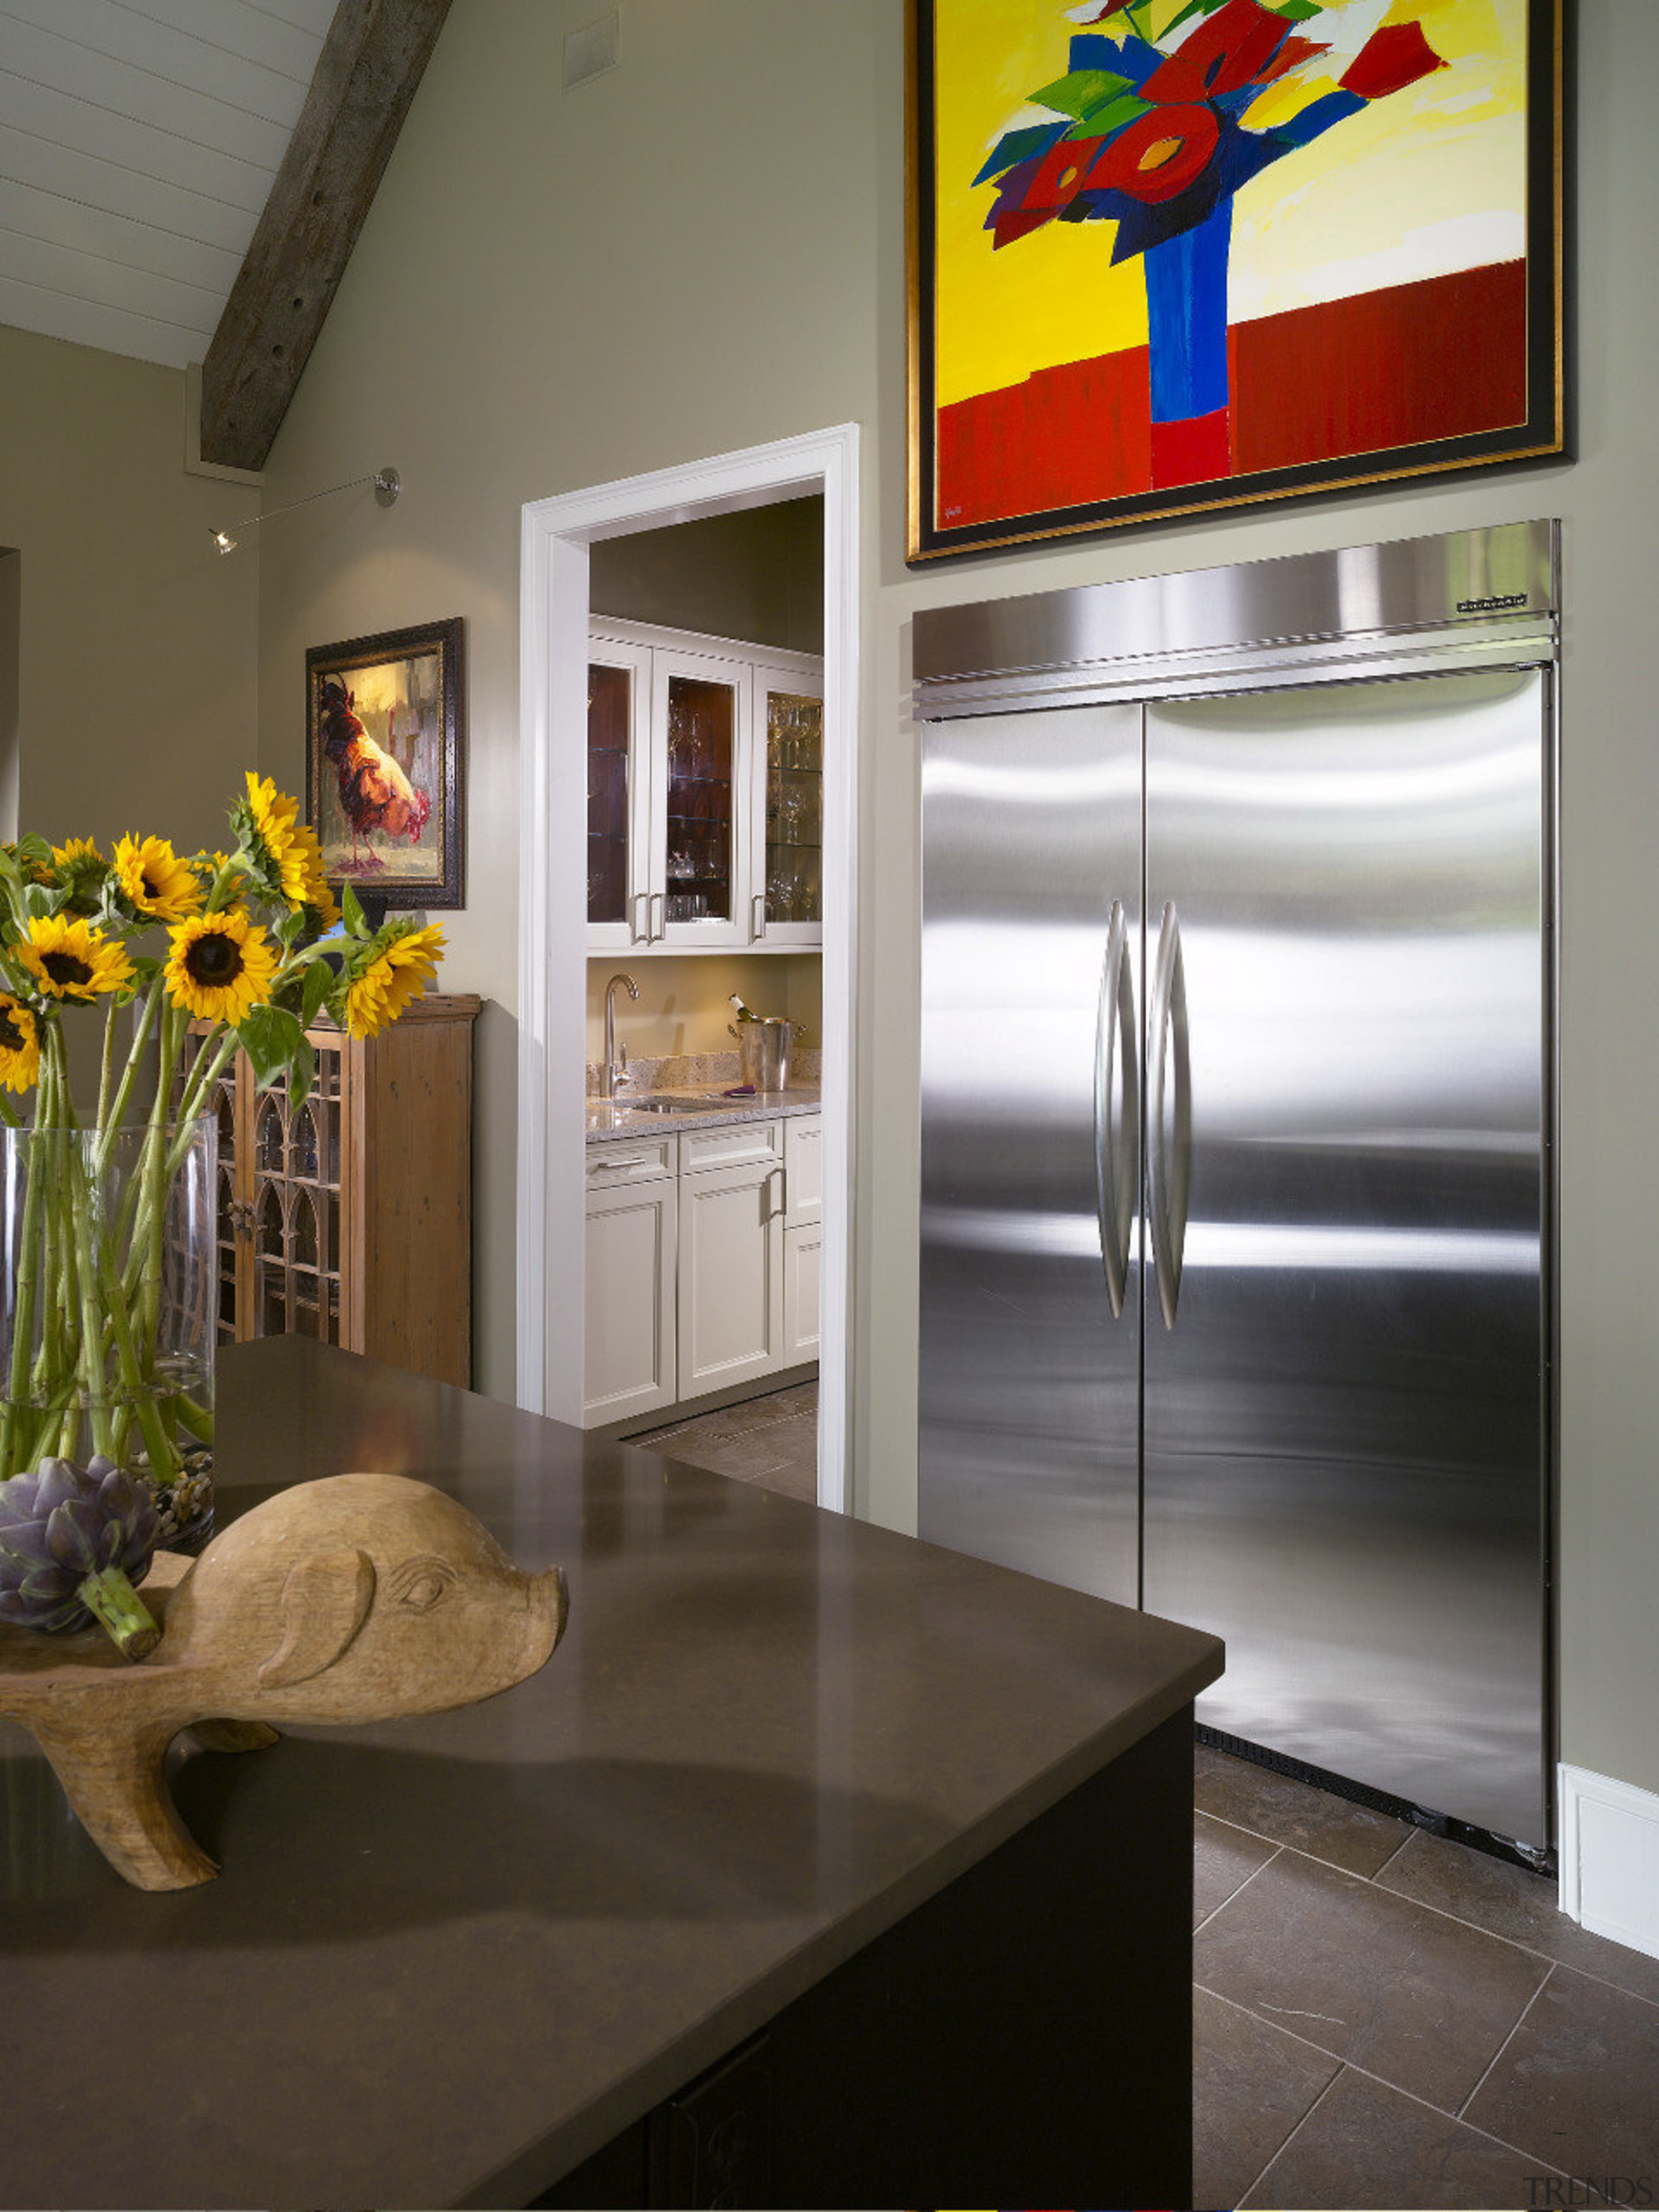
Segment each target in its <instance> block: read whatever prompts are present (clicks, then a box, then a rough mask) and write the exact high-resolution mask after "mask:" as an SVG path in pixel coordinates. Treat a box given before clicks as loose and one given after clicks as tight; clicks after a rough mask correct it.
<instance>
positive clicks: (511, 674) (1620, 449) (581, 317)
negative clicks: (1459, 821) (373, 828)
mask: <svg viewBox="0 0 1659 2212" xmlns="http://www.w3.org/2000/svg"><path fill="white" fill-rule="evenodd" d="M1579 12H1580V15H1581V17H1582V21H1583V30H1582V53H1581V60H1580V69H1579V100H1580V106H1581V108H1582V112H1583V115H1584V117H1585V118H1587V127H1586V128H1585V129H1584V130H1583V132H1582V134H1581V135H1580V141H1579V148H1578V160H1579V170H1578V205H1579V211H1580V212H1579V220H1578V225H1577V263H1578V301H1579V318H1580V326H1581V328H1582V330H1583V333H1584V334H1585V335H1584V340H1583V345H1582V348H1581V349H1580V360H1579V372H1578V381H1579V393H1580V414H1581V423H1580V446H1579V450H1580V454H1581V458H1580V459H1579V460H1578V461H1577V465H1554V466H1550V467H1547V468H1545V469H1542V470H1541V471H1532V472H1530V473H1515V472H1504V471H1489V472H1486V473H1485V474H1477V475H1474V476H1472V477H1468V478H1465V479H1462V480H1458V481H1454V480H1449V479H1448V480H1440V479H1434V478H1429V479H1425V480H1423V481H1421V482H1420V483H1418V484H1416V485H1414V486H1407V487H1405V488H1402V489H1393V490H1389V489H1382V490H1378V491H1376V492H1374V493H1371V494H1369V495H1355V496H1352V497H1346V498H1343V499H1340V500H1335V501H1321V502H1317V503H1310V504H1303V505H1299V506H1298V505H1291V506H1287V507H1282V508H1278V509H1274V508H1272V507H1264V508H1261V509H1241V510H1239V511H1238V512H1237V513H1233V514H1231V515H1228V516H1222V517H1218V518H1217V519H1214V520H1208V521H1205V522H1194V523H1190V524H1186V525H1170V526H1157V527H1152V528H1148V529H1142V530H1139V531H1136V532H1128V533H1123V534H1120V535H1106V536H1103V537H1099V538H1093V539H1091V540H1088V541H1085V542H1073V543H1070V544H1067V543H1063V542H1062V543H1056V544H1052V545H1049V546H1046V547H1036V548H1033V549H1031V550H1027V551H1024V552H1021V553H1018V554H1016V555H1012V556H1007V557H1006V558H1004V557H999V558H984V559H978V560H974V561H970V562H958V563H957V564H955V565H945V566H943V567H939V566H935V567H933V568H928V569H924V570H920V571H917V572H915V573H914V574H913V573H911V572H909V571H907V569H906V568H905V566H904V562H903V557H902V545H903V535H902V533H903V513H902V505H903V488H904V480H905V422H904V392H905V368H904V333H905V291H904V269H903V246H902V241H903V235H904V100H903V83H904V59H903V50H904V34H903V24H904V15H905V6H904V0H835V4H834V5H825V4H823V0H695V4H688V3H687V0H623V63H622V66H621V67H620V68H619V69H617V70H614V71H613V72H611V74H610V75H608V76H602V77H599V78H597V79H594V80H593V81H592V82H590V83H588V84H586V85H584V86H581V87H580V88H578V89H577V90H576V91H575V92H574V93H571V94H561V92H560V90H559V79H560V62H561V47H562V38H563V35H564V33H566V32H567V31H568V30H571V29H573V28H575V27H579V26H580V24H581V23H582V22H583V21H586V18H587V17H588V16H589V15H591V13H592V6H591V0H455V4H454V6H453V9H452V10H451V13H450V15H449V19H448V21H447V26H446V27H445V30H444V33H443V36H442V38H441V40H440V42H439V45H438V48H437V52H436V54H435V58H434V59H433V62H432V64H431V66H430V68H429V69H428V72H427V75H426V77H425V79H424V81H423V82H422V87H421V90H420V94H419V96H418V97H417V99H416V102H415V106H414V109H413V112H411V114H410V119H409V122H408V124H407V125H406V126H405V128H404V133H403V136H402V138H401V140H400V141H399V143H398V149H397V152H396V154H395V155H394V156H393V158H392V163H391V166H390V167H389V169H388V171H387V173H386V179H385V181H384V182H383V184H382V185H381V187H380V194H379V197H378V198H377V200H376V203H375V205H374V211H373V213H372V214H371V216H370V217H369V220H368V224H367V226H366V228H365V229H364V232H363V234H362V239H361V240H360V241H359V244H358V246H357V249H356V253H355V255H354V257H353V259H352V263H351V265H350V268H349V270H348V271H347V274H346V277H345V281H344V283H343V285H342V287H341V289H340V292H339V295H338V297H337V301H336V303H335V306H334V308H333V310H332V313H331V315H330V318H329V321H328V324H327V326H326V328H325V331H324V332H323V335H322V337H321V340H320V341H319V344H318V347H317V349H316V352H315V353H314V355H313V358H312V361H311V363H310V366H309V368H307V374H306V377H305V380H304V382H303V384H302V385H301V390H300V393H299V396H298V398H297V400H296V402H295V406H294V408H293V410H292V411H291V413H290V416H289V421H288V422H287V424H286V425H285V427H284V428H283V433H282V435H281V437H280V439H279V441H278V442H277V446H276V451H275V453H274V454H273V456H272V463H271V466H270V471H269V472H268V478H267V495H268V497H269V499H270V503H271V504H272V505H275V504H276V503H277V502H279V501H281V500H283V499H285V498H291V497H295V496H298V495H300V494H301V493H303V492H306V491H309V490H312V489H314V488H315V487H316V486H317V485H319V484H326V483H334V482H337V481H338V480H339V479H340V478H342V477H349V476H352V475H355V474H357V473H359V472H361V471H364V470H366V469H370V468H374V467H376V466H379V465H383V464H386V463H392V464H395V465H397V466H398V468H400V469H401V470H402V471H404V480H405V483H406V484H407V486H408V489H407V490H406V491H405V493H404V497H403V499H402V500H401V501H399V503H398V506H397V507H395V508H394V509H393V510H392V512H391V513H387V514H381V513H376V512H374V510H373V508H372V507H368V508H362V507H350V508H348V509H347V510H345V511H342V510H341V509H340V508H339V507H336V506H334V505H332V504H331V505H328V506H325V507H322V508H319V509H317V510H313V511H312V512H310V513H307V515H303V516H299V517H295V518H294V519H293V520H294V523H295V527H293V528H292V529H289V530H288V531H286V532H283V533H281V534H280V536H279V533H278V532H274V531H273V532H270V533H269V535H270V540H271V543H270V544H268V545H267V546H266V548H265V549H264V589H263V599H262V629H261V659H260V689H261V723H260V729H261V739H262V746H263V752H262V758H263V759H264V761H265V763H266V764H267V765H268V766H270V767H271V768H274V769H279V770H280V771H281V772H282V773H283V774H285V775H287V777H288V778H289V780H290V781H293V780H295V779H297V777H298V775H299V772H300V763H301V731H302V714H301V702H302V689H301V671H302V667H303V653H304V648H305V647H306V646H307V644H308V643H313V642H315V641H319V640H323V639H329V638H338V637H344V636H348V635H353V634H355V633H357V632H360V631H363V630H371V629H380V628H383V627H387V626H391V625H392V624H399V623H410V622H416V621H419V620H422V619H424V618H426V617H432V616H440V615H447V614H453V613H464V614H465V616H466V617H467V622H468V629H469V640H470V651H471V682H470V696H471V764H470V776H469V781H470V796H471V852H470V872H471V873H470V880H471V894H470V897H469V903H468V906H467V908H466V910H465V913H463V914H461V915H458V916H456V918H455V920H454V922H453V927H452V928H451V932H450V934H451V941H452V945H453V951H452V954H451V957H450V959H449V961H448V963H447V966H446V969H445V971H444V978H443V980H444V981H445V982H446V983H447V985H448V986H449V987H453V988H458V989H466V990H476V991H479V992H482V993H484V994H487V995H488V996H489V998H490V999H491V1000H494V1001H495V1006H493V1007H492V1008H491V1009H490V1010H489V1014H488V1015H487V1018H486V1019H485V1021H484V1023H483V1025H482V1027H481V1030H480V1036H479V1062H478V1076H479V1086H480V1088H479V1109H478V1135H479V1167H478V1179H477V1231H478V1239H479V1243H478V1265H477V1314H478V1324H479V1341H478V1375H479V1378H480V1382H481V1384H482V1386H483V1388H484V1389H488V1390H490V1391H492V1392H495V1393H497V1394H499V1395H509V1394H510V1393H511V1391H512V1389H513V1264H514V1262H513V1253H514V1237H515V1231H516V1218H515V1207H514V1193H513V1143H514V1112H515V1103H514V1084H515V1066H516V1062H515V1043H516V1037H515V1028H514V1007H515V1004H516V994H517V975H516V970H515V932H516V928H517V919H518V904H517V883H516V873H517V866H518V845H519V818H518V817H519V763H518V637H519V632H518V620H519V609H518V560H519V527H520V507H521V505H522V503H523V502H525V501H529V500H534V499H539V498H542V497H544V496H546V495H550V494H552V493H555V492H563V491H568V490H574V489H580V488H581V487H584V486H586V485H591V484H595V483H604V482H607V481H609V480H610V479H612V478H615V477H625V476H630V475H633V474H635V473H637V472H639V471H646V470H650V469H654V468H658V467H660V466H664V465H669V464H677V463H689V462H692V461H695V460H697V459H701V458H703V457H705V456H708V455H711V454H715V453H723V452H726V451H729V450H731V449H732V448H735V447H744V446H749V445H752V444H757V443H759V442H762V441H767V440H770V439H774V438H779V437H782V436H785V435H792V434H795V433H800V432H806V431H811V430H816V429H820V428H825V427H827V426H829V425H831V424H834V423H837V422H846V421H848V420H854V421H856V422H859V423H860V425H861V426H862V430H863V441H864V442H863V470H864V476H863V560H864V578H865V595H864V623H863V649H864V681H863V698H862V738H861V753H860V773H861V778H862V787H861V809H862V821H861V853H860V869H861V875H860V906H861V924H862V939H861V945H860V969H859V1006H858V1024H857V1042H858V1053H859V1066H858V1108H859V1118H860V1131H861V1141H862V1154H861V1160H860V1176H859V1190H858V1206H857V1214H856V1218H855V1222H854V1240H855V1246H854V1269H855V1282H856V1288H857V1299H858V1313H859V1321H858V1328H857V1331H856V1336H855V1341H854V1346H853V1348H852V1353H853V1365H854V1376H855V1389H856V1409H855V1416H854V1455H855V1466H854V1495H855V1497H856V1499H857V1502H858V1504H859V1506H860V1510H864V1511H866V1512H868V1513H871V1514H872V1515H874V1516H876V1517H877V1518H878V1519H881V1520H884V1521H887V1522H893V1523H896V1524H899V1525H904V1524H906V1523H907V1522H909V1521H910V1520H911V1518H912V1516H913V1515H914V1510H915V1460H914V1443H913V1437H914V1423H915V1337H916V1322H915V1246H916V1206H917V1169H916V1153H917V1139H916V1128H917V1108H918V1098H917V1091H918V1084H917V1069H916V1049H915V1035H916V945H917V934H918V908H917V883H916V878H917V868H916V852H917V757H918V749H917V737H916V731H915V726H914V723H913V722H912V720H911V717H910V714H909V709H908V690H909V624H910V619H911V617H912V616H913V614H914V613H915V611H916V610H917V609H918V608H920V607H922V606H927V605H938V604H941V603H945V602H949V601H954V600H961V599H981V598H986V597H990V596H994V595H997V594H1006V593H1014V592H1032V591H1037V590H1042V589H1047V588H1050V587H1053V586H1062V585H1071V584H1076V583H1084V582H1094V581H1099V580H1107V579H1110V578H1113V577H1118V576H1125V575H1133V574H1144V573H1146V572H1148V571H1152V570H1167V569H1177V568H1190V567H1197V566H1204V565H1208V564H1211V563H1213V562H1223V561H1234V560H1249V559H1254V558H1258V557H1261V556H1270V555H1277V554H1285V553H1292V552H1297V551H1301V550H1307V549H1313V548H1323V547H1334V546H1340V545H1343V544H1352V543H1356V542H1363V541H1365V540H1368V539H1372V538H1389V537H1405V536H1410V535H1413V534H1415V533H1419V532H1431V531H1440V530H1447V529H1455V528H1458V527H1461V526H1468V525H1471V524H1476V523H1490V522H1501V521H1505V520H1519V519H1522V518H1526V517H1530V516H1534V515H1541V514H1559V515H1560V516H1561V517H1562V518H1563V519H1564V521H1565V544H1566V577H1567V595H1568V596H1567V607H1568V614H1567V621H1566V647H1565V650H1566V673H1565V708H1564V775H1563V781H1564V802H1563V836H1562V845H1563V878H1564V886H1565V889H1564V926H1563V933H1562V945H1561V957H1562V974H1563V1014H1562V1060H1563V1073H1562V1084H1561V1120H1562V1148H1561V1192H1562V1210H1563V1233H1562V1239H1561V1252H1560V1279H1561V1295H1562V1338H1563V1342H1562V1370H1561V1384H1562V1388H1561V1397H1562V1429H1563V1478H1562V1489H1563V1542H1562V1644H1563V1652H1564V1665H1563V1700H1564V1712H1565V1732H1564V1743H1563V1749H1564V1753H1565V1756H1566V1757H1567V1758H1569V1759H1571V1760H1573V1761H1575V1762H1577V1763H1579V1764H1582V1765H1586V1766H1589V1767H1591V1768H1594V1769H1596V1770H1598V1771H1601V1772H1604V1773H1607V1774H1610V1775H1613V1776H1617V1777H1619V1778H1622V1779H1624V1780H1626V1781H1629V1782H1632V1783H1635V1784H1639V1785H1641V1786H1644V1787H1646V1788H1648V1789H1650V1790H1651V1789H1659V1698H1655V1697H1654V1696H1653V1694H1652V1692H1651V1687H1650V1678H1651V1673H1652V1659H1651V1641H1650V1625H1649V1624H1650V1607H1651V1588H1652V1583H1653V1577H1654V1571H1655V1565H1654V1563H1655V1561H1656V1559H1659V1482H1656V1480H1655V1474H1654V1467H1653V1458H1654V1444H1653V1438H1654V1437H1655V1436H1656V1435H1659V1328H1656V1322H1655V1319H1654V1305H1653V1296H1652V1279H1653V1267H1652V1255H1653V1253H1654V1251H1655V1249H1659V1175H1656V1172H1655V1170H1654V1168H1653V1165H1652V1146H1651V1127H1652V1120H1653V1114H1652V1106H1651V1099H1652V1097H1653V1095H1654V1093H1655V1091H1656V1090H1659V1042H1656V1040H1659V1003H1656V1001H1659V958H1656V944H1655V924H1654V921H1653V914H1654V908H1653V903H1652V901H1651V897H1650V885H1651V880H1652V858H1651V856H1652V848H1653V842H1654V832H1653V828H1652V824H1653V823H1654V822H1655V820H1656V819H1659V744H1656V743H1655V742H1654V738H1653V733H1652V707H1651V699H1650V694H1651V690H1652V684H1651V679H1650V675H1649V673H1648V671H1647V668H1646V666H1645V665H1644V647H1645V644H1646V640H1647V637H1648V634H1649V632H1650V628H1651V620H1652V618H1651V612H1650V596H1651V580H1652V578H1653V575H1654V574H1655V572H1656V565H1659V563H1656V556H1659V520H1656V513H1655V506H1654V501H1653V485H1654V482H1655V468H1654V463H1655V459H1656V454H1655V444H1656V431H1655V428H1654V423H1655V420H1656V418H1655V414H1654V410H1653V405H1652V399H1651V386H1652V367H1651V365H1652V362H1653V361H1654V360H1655V358H1656V357H1659V292H1656V288H1655V287H1654V285H1653V284H1652V283H1650V280H1649V275H1648V267H1649V240H1648V238H1647V234H1646V232H1647V224H1648V222H1649V210H1650V206H1651V204H1652V200H1653V197H1654V184H1655V163H1656V140H1655V137H1654V134H1653V132H1652V129H1651V123H1650V113H1649V107H1650V94H1649V88H1650V86H1651V84H1652V82H1654V79H1655V76H1656V74H1659V8H1655V7H1654V5H1653V0H1595V5H1594V6H1593V7H1589V8H1585V9H1582V10H1581V11H1579ZM3 534H4V533H3V530H0V536H3Z"/></svg>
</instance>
